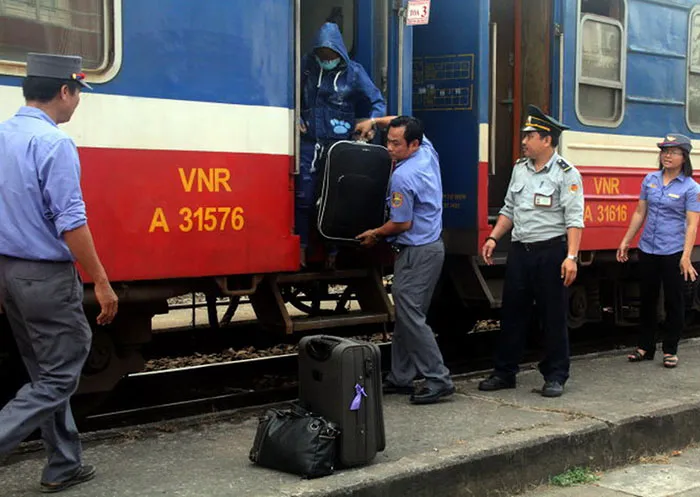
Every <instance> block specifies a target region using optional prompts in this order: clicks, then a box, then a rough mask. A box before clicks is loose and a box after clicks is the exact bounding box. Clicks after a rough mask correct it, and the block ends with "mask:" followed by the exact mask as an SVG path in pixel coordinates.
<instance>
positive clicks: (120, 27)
mask: <svg viewBox="0 0 700 497" xmlns="http://www.w3.org/2000/svg"><path fill="white" fill-rule="evenodd" d="M698 4H699V2H697V1H694V0H527V1H525V0H472V1H468V2H467V1H464V0H440V1H436V2H432V5H431V9H430V17H429V23H428V24H427V25H418V26H407V25H406V22H405V16H406V12H407V9H406V7H407V5H405V2H401V1H393V0H334V1H333V2H327V1H323V0H238V1H236V2H221V1H218V0H200V1H199V2H196V3H192V2H187V1H185V0H139V1H138V2H135V1H134V2H132V1H126V0H55V1H53V2H50V3H49V2H37V1H34V0H0V118H2V119H4V118H7V117H9V116H11V115H12V114H13V113H14V112H15V111H16V109H17V108H18V107H19V106H20V105H21V104H22V98H21V91H20V88H19V87H20V84H21V76H22V75H23V71H24V63H23V61H24V60H25V57H26V53H28V52H30V51H38V52H52V51H53V52H64V53H78V54H80V55H82V56H83V58H84V61H85V65H86V67H85V69H86V74H87V77H88V81H89V82H90V83H91V84H92V86H93V87H94V90H93V91H92V92H86V93H84V94H83V99H82V103H81V107H80V108H79V110H78V112H77V113H76V114H75V116H74V118H73V120H72V121H71V122H70V123H69V124H68V125H66V126H65V129H66V131H67V132H68V133H69V134H70V135H71V136H73V137H74V139H75V141H76V143H77V144H78V147H79V151H80V156H81V163H82V174H83V176H82V181H83V188H84V194H85V200H86V202H87V205H88V215H89V221H90V225H91V228H92V230H93V232H94V235H95V239H96V243H97V248H98V251H99V253H100V256H101V257H102V259H103V262H104V264H105V266H106V268H107V271H108V273H109V275H110V277H111V279H112V280H113V281H115V283H116V287H117V289H118V290H119V293H120V298H121V302H122V307H121V312H120V316H119V320H118V321H116V322H115V324H114V325H113V326H114V329H113V330H110V332H109V333H105V332H104V331H103V330H100V331H99V332H97V333H98V334H99V335H100V336H96V340H95V343H96V347H95V354H94V356H95V357H93V361H92V362H89V367H91V368H92V372H93V374H91V375H86V380H85V381H84V382H83V385H82V387H81V388H83V390H86V391H95V390H100V389H108V388H111V387H112V386H113V385H114V383H115V382H116V381H117V380H118V379H119V378H120V377H121V376H122V375H123V374H124V373H127V372H131V371H136V370H138V369H139V368H140V367H141V365H142V359H141V358H140V354H139V353H138V345H139V344H142V343H145V342H146V341H148V339H149V337H150V332H151V329H150V322H151V318H152V316H153V315H154V314H155V313H158V312H163V310H164V309H165V301H166V299H167V298H169V297H173V296H176V295H181V294H184V293H187V292H190V291H193V290H201V291H205V292H207V293H210V294H212V295H229V296H231V297H233V298H238V297H239V296H241V295H249V296H250V300H251V302H252V303H253V305H254V308H255V310H256V312H257V314H258V318H260V319H261V320H262V321H265V322H266V323H267V324H269V325H272V326H274V327H278V328H280V329H282V330H284V331H287V332H292V331H297V330H308V329H312V328H313V327H317V326H322V327H324V328H328V327H332V326H335V325H338V324H339V323H342V324H343V325H352V324H358V325H359V324H364V323H368V322H387V321H390V320H391V319H392V312H393V311H392V309H391V305H390V300H389V299H388V297H387V295H386V292H385V290H384V287H383V285H382V281H381V278H380V276H379V272H378V271H377V270H376V264H375V263H374V262H372V263H369V262H367V261H368V259H367V258H366V257H359V258H353V262H352V264H349V265H346V266H345V267H344V268H341V269H339V270H338V271H336V272H329V271H322V272H317V273H313V272H308V271H305V272H302V271H300V268H299V240H298V237H297V236H296V235H295V233H294V216H293V212H294V175H295V172H296V168H297V149H298V137H297V131H296V122H298V115H299V101H298V98H299V91H298V85H299V76H300V75H299V61H300V59H301V55H302V53H304V52H305V51H306V50H308V48H309V45H310V43H311V39H312V38H313V35H314V33H315V31H316V30H317V29H318V27H319V26H320V25H321V24H322V23H323V22H324V21H326V20H327V19H332V20H333V21H334V22H337V23H338V24H339V26H340V27H341V30H342V32H343V37H344V41H345V43H346V45H347V47H348V49H349V52H350V54H351V57H352V58H353V59H355V60H356V61H358V62H360V63H361V64H363V66H364V67H365V68H366V69H367V72H368V73H369V74H370V76H371V77H372V79H373V80H374V82H375V84H376V85H377V86H378V87H379V88H380V89H381V90H382V91H383V93H384V95H385V98H386V100H387V102H388V106H389V112H390V113H392V114H393V113H410V114H413V115H416V116H418V117H420V118H421V119H423V121H424V122H425V124H426V129H427V131H428V134H429V136H430V138H431V140H432V141H433V143H434V144H435V147H436V149H437V150H438V152H439V154H440V158H441V166H442V174H443V187H444V207H445V210H444V238H445V241H446V246H447V251H448V258H447V260H446V264H445V269H444V278H443V283H444V284H443V285H442V292H439V293H438V295H439V298H441V299H445V300H446V301H449V302H451V303H453V302H459V303H462V304H464V305H465V307H464V308H462V311H464V313H465V314H464V317H463V322H464V323H465V326H467V324H466V323H467V321H468V318H467V315H469V316H473V315H474V311H473V310H474V309H486V308H488V309H493V308H498V307H499V305H500V287H501V280H502V276H503V272H502V265H501V266H496V267H495V268H486V267H484V266H482V265H481V264H480V263H479V260H478V257H477V254H478V251H479V247H480V245H481V242H482V241H483V239H484V238H485V236H486V235H487V234H488V232H489V231H490V227H489V226H490V224H491V223H493V219H494V216H495V214H496V213H497V211H498V208H499V207H500V205H501V203H502V200H503V196H504V193H505V188H506V187H507V184H508V179H509V177H510V171H511V167H512V164H513V162H514V160H515V159H516V158H517V157H518V155H519V131H518V130H519V128H520V125H521V121H522V119H523V113H524V109H525V108H526V106H527V104H529V103H534V104H537V105H539V106H540V107H541V108H543V109H545V110H546V111H548V112H549V113H551V114H552V115H554V116H556V117H558V118H560V119H561V120H562V121H563V122H564V123H566V124H567V125H569V126H570V127H571V130H570V131H567V132H566V133H564V134H563V136H562V141H561V144H560V152H561V154H562V155H563V156H564V157H566V158H567V159H568V160H569V161H571V162H572V163H574V164H575V165H576V166H577V167H578V168H579V170H580V171H581V173H582V175H583V178H584V193H585V198H586V230H585V232H584V237H583V243H582V254H581V260H582V263H583V267H582V270H581V274H580V278H579V282H578V284H577V285H576V286H574V287H573V289H572V292H571V295H572V301H571V312H570V317H571V324H572V326H574V327H576V326H580V325H582V324H584V323H586V322H589V321H596V320H600V319H603V316H604V314H605V313H604V312H603V309H611V310H612V312H613V315H614V318H615V319H616V321H617V322H627V321H629V320H630V319H632V317H633V316H632V315H631V314H630V312H629V308H630V305H632V307H633V305H634V302H635V296H636V281H635V279H634V277H633V273H632V274H630V272H627V271H624V268H622V267H620V266H618V265H617V264H616V263H615V262H614V250H615V249H616V247H617V245H618V244H619V241H620V239H621V237H622V235H623V233H624V231H625V229H626V227H627V225H628V223H629V220H630V216H631V214H632V212H633V211H634V205H635V202H636V199H637V195H638V189H639V185H640V182H641V179H642V178H643V176H644V175H645V174H646V173H647V172H648V171H650V170H651V169H653V168H654V167H655V166H656V164H657V149H656V147H655V143H656V141H657V139H658V138H660V137H661V136H663V135H664V134H665V133H666V132H667V131H668V130H675V131H677V132H681V133H683V134H686V135H688V136H691V137H693V138H694V139H697V138H698V137H700V135H699V134H698V133H699V132H700V5H698ZM500 261H501V263H502V262H504V257H501V259H500ZM310 282H313V283H318V282H324V283H327V284H329V283H333V282H340V283H344V284H348V285H349V286H350V287H351V288H353V295H354V297H356V298H357V300H358V301H359V302H360V307H361V310H360V311H358V312H357V313H350V314H344V315H342V316H338V315H330V316H323V319H320V318H318V317H315V318H314V319H311V320H310V319H306V320H304V319H292V318H290V316H289V314H288V313H287V312H286V310H285V306H284V304H285V302H286V301H290V299H293V298H294V297H293V296H295V295H296V296H298V295H299V289H302V292H301V293H302V294H303V289H304V288H306V287H305V285H308V284H309V283H310ZM87 285H88V287H87V290H88V291H87V292H86V305H88V306H90V305H91V304H92V303H93V302H92V298H91V296H90V292H89V281H88V282H87ZM290 289H291V290H290ZM307 293H308V292H307ZM290 296H291V297H290ZM307 297H309V298H310V299H311V298H312V297H311V296H310V295H307ZM448 297H452V298H448ZM438 303H439V302H438ZM308 309H309V310H310V311H311V312H312V313H313V310H314V309H315V307H314V306H309V307H308ZM452 312H453V316H452V318H454V317H455V316H454V313H455V312H457V319H459V317H460V316H459V312H461V311H454V310H453V311H452ZM338 318H342V320H339V319H338ZM453 322H454V319H453ZM457 322H459V321H457ZM314 323H315V324H314Z"/></svg>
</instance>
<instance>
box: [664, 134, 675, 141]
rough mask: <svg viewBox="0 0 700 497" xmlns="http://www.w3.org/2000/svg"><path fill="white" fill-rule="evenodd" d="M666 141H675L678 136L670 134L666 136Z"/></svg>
mask: <svg viewBox="0 0 700 497" xmlns="http://www.w3.org/2000/svg"><path fill="white" fill-rule="evenodd" d="M666 141H667V142H674V141H676V137H675V136H671V135H668V136H667V137H666Z"/></svg>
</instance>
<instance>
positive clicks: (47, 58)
mask: <svg viewBox="0 0 700 497" xmlns="http://www.w3.org/2000/svg"><path fill="white" fill-rule="evenodd" d="M82 62H83V59H82V58H81V57H78V56H77V55H54V54H46V53H33V52H32V53H29V54H27V76H36V77H40V78H54V79H64V80H69V79H73V80H75V81H77V82H78V83H80V86H82V87H83V88H87V89H89V90H92V87H91V86H90V85H89V84H87V83H86V82H85V74H84V73H83V72H82V69H81V66H82Z"/></svg>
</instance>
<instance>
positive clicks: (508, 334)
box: [494, 239, 570, 383]
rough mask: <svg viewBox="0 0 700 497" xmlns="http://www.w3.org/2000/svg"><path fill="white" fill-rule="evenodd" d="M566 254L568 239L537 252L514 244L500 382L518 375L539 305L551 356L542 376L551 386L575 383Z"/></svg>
mask: <svg viewBox="0 0 700 497" xmlns="http://www.w3.org/2000/svg"><path fill="white" fill-rule="evenodd" d="M566 251H567V246H566V241H565V240H563V239H559V240H556V241H554V242H552V243H550V244H549V245H544V246H541V245H540V246H535V247H531V246H528V245H526V244H521V243H518V242H513V245H512V246H511V248H510V251H509V252H508V264H507V266H506V279H505V285H504V288H503V306H502V308H501V333H500V337H499V345H498V349H497V352H496V358H495V363H496V366H495V371H494V373H495V374H496V375H497V376H499V377H501V378H504V379H510V378H513V377H514V376H515V375H516V374H517V373H518V370H519V367H518V363H519V362H520V361H521V360H522V356H523V349H524V347H525V342H526V340H527V335H528V331H529V330H530V327H531V323H532V310H533V302H534V303H535V304H536V309H537V312H538V314H539V316H538V317H539V322H540V323H541V325H542V327H543V330H544V337H543V339H544V344H545V356H544V358H543V359H542V361H540V363H539V370H540V372H541V373H542V376H544V379H545V380H546V381H559V382H561V383H566V380H568V379H569V366H570V361H569V333H568V327H567V322H566V319H567V312H568V292H567V289H566V287H565V286H564V281H563V280H562V278H561V264H562V262H563V261H564V259H565V258H566Z"/></svg>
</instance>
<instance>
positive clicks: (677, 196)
mask: <svg viewBox="0 0 700 497" xmlns="http://www.w3.org/2000/svg"><path fill="white" fill-rule="evenodd" d="M668 196H669V197H671V198H681V196H680V195H676V194H675V193H669V194H668Z"/></svg>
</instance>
